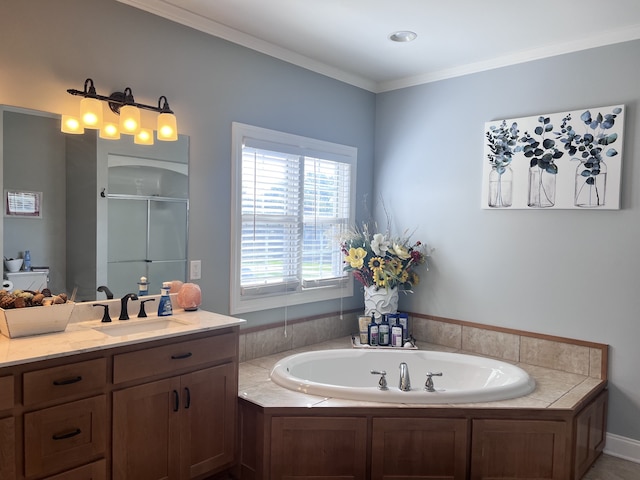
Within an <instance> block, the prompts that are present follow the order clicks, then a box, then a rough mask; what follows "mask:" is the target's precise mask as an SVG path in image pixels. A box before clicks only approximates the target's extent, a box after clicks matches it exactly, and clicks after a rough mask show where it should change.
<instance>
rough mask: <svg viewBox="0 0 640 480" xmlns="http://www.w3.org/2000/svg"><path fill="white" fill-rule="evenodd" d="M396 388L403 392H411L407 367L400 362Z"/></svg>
mask: <svg viewBox="0 0 640 480" xmlns="http://www.w3.org/2000/svg"><path fill="white" fill-rule="evenodd" d="M398 388H399V389H400V390H401V391H403V392H408V391H409V390H411V380H410V379H409V366H408V365H407V364H406V363H405V362H402V363H401V364H400V385H399V386H398Z"/></svg>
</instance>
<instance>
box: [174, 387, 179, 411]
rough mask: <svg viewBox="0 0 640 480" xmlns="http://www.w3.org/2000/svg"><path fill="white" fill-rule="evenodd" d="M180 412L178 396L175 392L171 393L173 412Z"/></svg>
mask: <svg viewBox="0 0 640 480" xmlns="http://www.w3.org/2000/svg"><path fill="white" fill-rule="evenodd" d="M178 410H180V394H179V393H178V391H177V390H174V391H173V411H174V412H177V411H178Z"/></svg>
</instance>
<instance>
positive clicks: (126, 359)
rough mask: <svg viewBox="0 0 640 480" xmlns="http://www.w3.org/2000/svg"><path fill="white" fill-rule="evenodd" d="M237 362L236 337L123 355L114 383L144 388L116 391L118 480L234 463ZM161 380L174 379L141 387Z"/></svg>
mask: <svg viewBox="0 0 640 480" xmlns="http://www.w3.org/2000/svg"><path fill="white" fill-rule="evenodd" d="M236 357H237V335H234V334H232V333H229V334H226V335H220V336H216V337H209V338H205V339H199V340H193V341H186V342H179V343H175V344H171V345H165V346H161V347H155V348H149V349H146V350H144V351H136V352H131V353H125V354H122V355H116V356H115V358H114V382H116V383H118V382H124V381H126V382H131V381H137V383H138V384H136V385H133V386H128V387H126V388H122V389H121V390H117V391H114V392H113V447H112V450H113V451H112V455H113V472H112V474H113V475H112V477H113V479H114V480H116V479H123V480H125V479H133V478H135V479H136V480H147V479H148V480H152V479H153V480H155V479H163V478H169V479H192V478H205V477H206V476H208V475H210V474H212V473H215V472H217V471H220V470H221V469H223V468H225V467H228V466H231V464H232V463H233V460H234V448H235V419H236V402H237V361H236ZM212 364H213V366H211V365H212ZM185 370H187V371H186V372H185V373H182V374H180V375H171V374H172V373H176V372H181V371H185ZM158 375H164V376H167V375H171V376H167V378H162V379H159V380H156V381H152V382H146V381H145V382H144V383H140V381H141V380H146V379H147V378H152V377H154V376H156V377H157V376H158Z"/></svg>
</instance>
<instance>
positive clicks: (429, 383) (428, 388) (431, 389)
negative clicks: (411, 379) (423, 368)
mask: <svg viewBox="0 0 640 480" xmlns="http://www.w3.org/2000/svg"><path fill="white" fill-rule="evenodd" d="M441 376H442V372H438V373H431V372H427V382H426V383H425V384H424V389H425V390H426V391H427V392H435V391H436V389H435V387H434V386H433V378H431V377H441Z"/></svg>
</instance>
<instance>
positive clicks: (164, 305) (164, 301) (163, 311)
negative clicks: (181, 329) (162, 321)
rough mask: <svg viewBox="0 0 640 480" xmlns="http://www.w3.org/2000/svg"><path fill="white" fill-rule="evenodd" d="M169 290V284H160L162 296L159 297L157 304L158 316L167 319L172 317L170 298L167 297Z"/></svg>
mask: <svg viewBox="0 0 640 480" xmlns="http://www.w3.org/2000/svg"><path fill="white" fill-rule="evenodd" d="M170 289H171V282H163V283H162V295H161V296H160V303H159V304H158V316H159V317H167V316H169V315H173V307H172V306H171V297H170V296H169V290H170Z"/></svg>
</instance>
